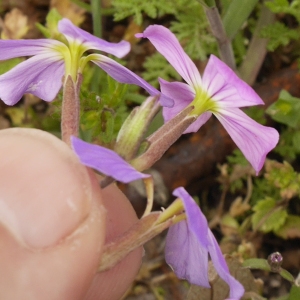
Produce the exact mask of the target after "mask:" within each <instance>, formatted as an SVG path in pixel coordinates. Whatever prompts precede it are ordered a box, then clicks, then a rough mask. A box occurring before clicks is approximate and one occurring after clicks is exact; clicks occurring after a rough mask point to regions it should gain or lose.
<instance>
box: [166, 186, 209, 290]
mask: <svg viewBox="0 0 300 300" xmlns="http://www.w3.org/2000/svg"><path fill="white" fill-rule="evenodd" d="M173 195H174V196H177V197H179V198H181V199H182V201H183V204H184V208H185V212H186V215H187V220H186V221H182V222H179V223H177V224H175V225H173V226H171V228H169V231H168V235H167V239H166V249H165V256H166V261H167V263H168V264H169V265H170V266H171V267H172V269H173V270H174V272H175V274H176V275H177V276H178V277H179V278H182V279H187V280H188V281H189V282H191V283H193V284H197V285H200V286H204V287H210V285H209V281H208V249H207V245H208V240H207V231H208V225H207V221H206V218H205V217H204V218H203V217H202V215H201V214H200V209H199V207H198V206H197V204H196V203H195V201H194V200H193V198H192V197H191V196H190V195H189V194H188V193H187V192H186V191H185V189H184V188H182V187H181V188H177V189H176V190H174V192H173Z"/></svg>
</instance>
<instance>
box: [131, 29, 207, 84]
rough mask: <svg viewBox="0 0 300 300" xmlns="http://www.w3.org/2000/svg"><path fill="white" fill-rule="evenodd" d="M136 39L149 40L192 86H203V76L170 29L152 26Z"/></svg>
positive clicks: (137, 35)
mask: <svg viewBox="0 0 300 300" xmlns="http://www.w3.org/2000/svg"><path fill="white" fill-rule="evenodd" d="M136 37H144V38H148V39H149V40H150V42H151V43H152V44H153V45H154V47H155V48H156V49H157V51H158V52H160V53H161V54H162V55H163V56H164V57H165V58H166V59H167V60H168V62H169V63H170V64H171V65H172V66H173V67H174V68H175V70H176V71H177V72H178V73H179V74H180V75H181V76H182V78H183V79H184V80H185V81H186V82H187V83H188V84H189V85H190V86H193V87H196V86H199V85H201V76H200V74H199V71H198V69H197V67H196V66H195V64H194V63H193V61H192V60H191V59H190V58H189V56H188V55H187V54H186V53H185V52H184V50H183V49H182V47H181V45H180V43H179V41H178V40H177V38H176V36H175V35H174V34H173V33H172V32H171V31H170V30H169V29H168V28H166V27H164V26H161V25H151V26H148V27H147V28H146V30H145V31H144V32H143V33H140V34H136Z"/></svg>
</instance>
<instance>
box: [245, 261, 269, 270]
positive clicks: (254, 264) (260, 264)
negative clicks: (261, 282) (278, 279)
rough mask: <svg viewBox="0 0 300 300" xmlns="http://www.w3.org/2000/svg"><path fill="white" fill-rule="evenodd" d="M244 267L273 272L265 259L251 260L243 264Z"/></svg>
mask: <svg viewBox="0 0 300 300" xmlns="http://www.w3.org/2000/svg"><path fill="white" fill-rule="evenodd" d="M243 267H245V268H250V269H260V270H264V271H271V267H270V265H269V263H268V261H267V260H266V259H263V258H249V259H247V260H245V261H244V262H243Z"/></svg>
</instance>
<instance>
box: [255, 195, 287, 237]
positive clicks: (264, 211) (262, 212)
mask: <svg viewBox="0 0 300 300" xmlns="http://www.w3.org/2000/svg"><path fill="white" fill-rule="evenodd" d="M253 210H254V212H255V213H254V214H253V215H252V226H253V229H254V230H257V229H259V230H261V231H263V232H270V231H273V230H274V231H276V230H278V229H279V228H281V226H282V225H283V224H284V222H285V220H286V218H287V212H286V210H285V209H283V208H282V207H279V206H278V207H276V201H275V200H274V199H272V198H267V199H264V200H261V201H259V202H258V203H257V204H256V205H255V206H254V207H253Z"/></svg>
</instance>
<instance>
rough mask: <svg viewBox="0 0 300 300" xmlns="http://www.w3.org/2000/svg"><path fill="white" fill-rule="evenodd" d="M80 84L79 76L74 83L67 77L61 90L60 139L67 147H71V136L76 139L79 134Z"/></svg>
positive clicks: (80, 78)
mask: <svg viewBox="0 0 300 300" xmlns="http://www.w3.org/2000/svg"><path fill="white" fill-rule="evenodd" d="M81 82H82V76H81V74H78V75H77V81H76V83H75V82H74V81H73V79H72V77H71V76H70V75H68V76H67V79H66V81H65V83H64V88H63V101H62V112H61V137H62V140H63V141H64V142H65V143H67V144H68V145H69V146H71V140H70V138H71V136H76V137H77V136H78V132H79V112H80V102H79V90H80V86H81Z"/></svg>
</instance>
